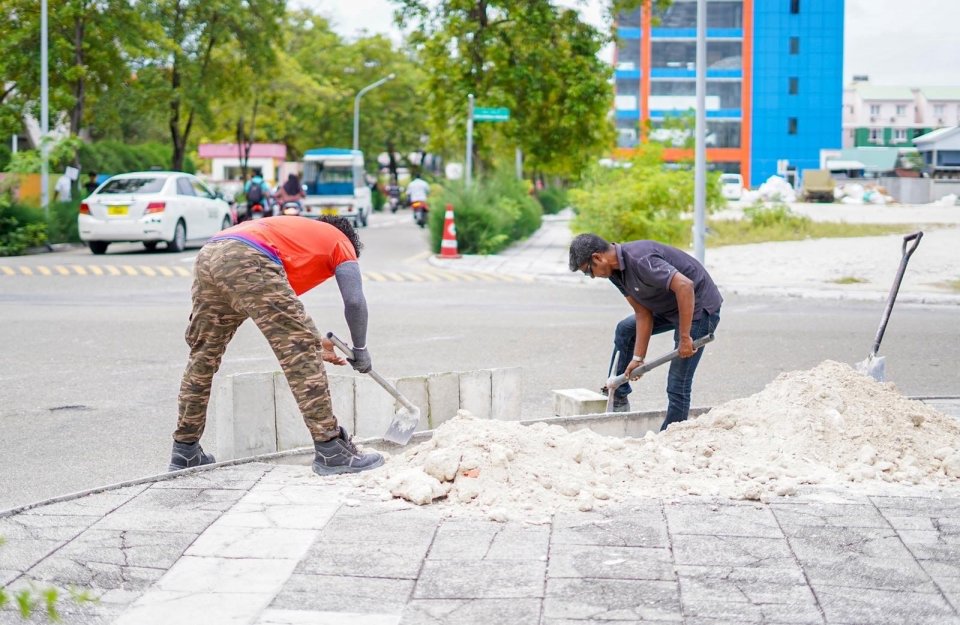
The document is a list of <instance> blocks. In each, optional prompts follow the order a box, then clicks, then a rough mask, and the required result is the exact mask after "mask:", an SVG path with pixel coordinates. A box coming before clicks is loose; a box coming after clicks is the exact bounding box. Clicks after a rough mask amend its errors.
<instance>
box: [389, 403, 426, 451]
mask: <svg viewBox="0 0 960 625" xmlns="http://www.w3.org/2000/svg"><path fill="white" fill-rule="evenodd" d="M419 424H420V409H419V408H417V407H416V406H414V408H413V410H412V411H410V410H407V408H406V406H400V408H399V409H398V410H397V412H396V414H394V415H393V421H391V422H390V427H388V428H387V431H386V433H385V434H384V435H383V438H384V439H386V440H388V441H390V442H391V443H396V444H397V445H406V444H407V443H409V442H410V437H411V436H413V432H414V430H416V429H417V426H418V425H419Z"/></svg>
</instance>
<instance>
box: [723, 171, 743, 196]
mask: <svg viewBox="0 0 960 625" xmlns="http://www.w3.org/2000/svg"><path fill="white" fill-rule="evenodd" d="M720 192H721V193H723V197H724V198H726V199H728V200H739V199H740V197H741V196H742V195H743V176H741V175H740V174H720Z"/></svg>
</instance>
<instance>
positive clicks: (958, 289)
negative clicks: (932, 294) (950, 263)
mask: <svg viewBox="0 0 960 625" xmlns="http://www.w3.org/2000/svg"><path fill="white" fill-rule="evenodd" d="M938 286H942V287H943V288H945V289H949V290H951V291H953V292H955V293H960V278H957V279H956V280H945V281H943V282H941V283H940V284H939V285H938Z"/></svg>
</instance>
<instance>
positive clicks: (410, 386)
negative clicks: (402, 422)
mask: <svg viewBox="0 0 960 625" xmlns="http://www.w3.org/2000/svg"><path fill="white" fill-rule="evenodd" d="M396 387H397V390H398V391H400V394H401V395H403V396H404V397H406V398H407V399H409V400H410V403H411V404H413V405H414V406H416V407H417V408H419V409H420V424H419V425H417V431H421V430H429V429H430V393H429V391H428V389H427V377H426V376H423V375H421V376H414V377H409V378H399V379H398V380H397V381H396ZM393 408H394V410H395V411H396V410H399V409H400V408H401V404H400V402H399V401H396V400H395V401H394V406H393Z"/></svg>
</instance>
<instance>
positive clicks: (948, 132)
mask: <svg viewBox="0 0 960 625" xmlns="http://www.w3.org/2000/svg"><path fill="white" fill-rule="evenodd" d="M958 132H960V126H948V127H946V128H937V129H936V130H934V131H932V132H928V133H927V134H925V135H920V136H919V137H915V138H914V140H913V143H914V144H915V145H919V144H924V143H934V142H936V141H941V140H943V139H946V138H947V137H949V136H952V135H954V134H956V133H958Z"/></svg>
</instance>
